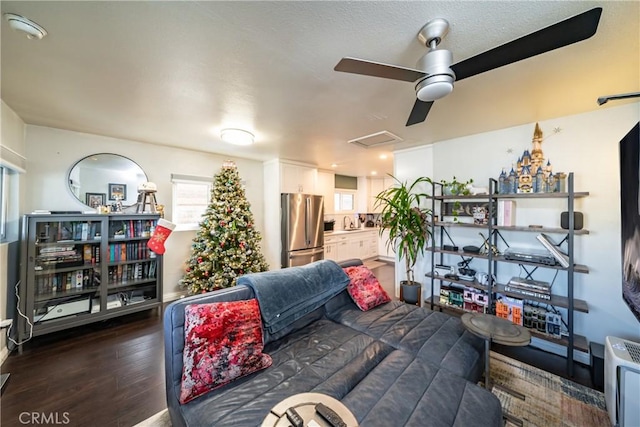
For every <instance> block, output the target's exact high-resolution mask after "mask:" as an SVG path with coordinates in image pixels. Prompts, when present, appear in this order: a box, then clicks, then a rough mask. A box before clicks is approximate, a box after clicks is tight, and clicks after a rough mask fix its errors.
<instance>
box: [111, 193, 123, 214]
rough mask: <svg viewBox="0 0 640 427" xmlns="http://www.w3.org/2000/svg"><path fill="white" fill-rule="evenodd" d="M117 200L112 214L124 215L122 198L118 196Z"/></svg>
mask: <svg viewBox="0 0 640 427" xmlns="http://www.w3.org/2000/svg"><path fill="white" fill-rule="evenodd" d="M115 198H116V201H115V202H114V203H113V205H112V212H113V213H122V196H120V195H117V196H116V197H115Z"/></svg>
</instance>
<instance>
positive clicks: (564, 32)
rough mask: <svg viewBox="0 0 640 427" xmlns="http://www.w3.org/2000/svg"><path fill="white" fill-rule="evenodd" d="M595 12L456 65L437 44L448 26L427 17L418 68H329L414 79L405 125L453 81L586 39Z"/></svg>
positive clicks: (345, 61)
mask: <svg viewBox="0 0 640 427" xmlns="http://www.w3.org/2000/svg"><path fill="white" fill-rule="evenodd" d="M601 14H602V8H600V7H596V8H594V9H591V10H588V11H586V12H583V13H581V14H579V15H576V16H573V17H571V18H568V19H565V20H564V21H561V22H558V23H557V24H553V25H551V26H549V27H546V28H543V29H541V30H538V31H536V32H534V33H531V34H528V35H526V36H523V37H520V38H519V39H516V40H513V41H511V42H509V43H505V44H503V45H501V46H498V47H495V48H493V49H491V50H488V51H486V52H483V53H481V54H478V55H476V56H473V57H471V58H468V59H465V60H464V61H461V62H458V63H456V64H451V63H452V62H453V56H452V54H451V52H450V51H448V50H446V49H438V48H437V47H438V44H440V42H441V41H442V39H443V37H444V36H445V35H446V34H447V32H448V30H449V23H448V22H447V21H446V20H445V19H442V18H437V19H434V20H432V21H429V22H428V23H427V24H426V25H425V26H424V27H422V29H421V30H420V32H419V33H418V40H420V42H421V43H424V44H425V45H426V47H427V48H428V49H429V51H428V52H427V53H426V54H425V55H424V56H422V58H420V59H419V60H418V63H417V65H416V67H417V68H418V69H412V68H406V67H401V66H397V65H390V64H384V63H381V62H374V61H367V60H364V59H357V58H351V57H345V58H342V59H341V60H340V62H338V64H337V65H336V66H335V67H334V70H335V71H342V72H345V73H353V74H363V75H366V76H374V77H383V78H386V79H393V80H402V81H406V82H417V83H416V87H415V90H416V98H417V99H416V102H415V104H414V105H413V109H412V110H411V114H410V115H409V120H408V121H407V124H406V125H407V126H411V125H415V124H417V123H421V122H423V121H424V120H425V119H426V118H427V114H429V110H430V109H431V106H432V105H433V102H434V101H435V100H437V99H440V98H443V97H445V96H446V95H448V94H449V93H451V91H452V90H453V82H454V81H460V80H462V79H466V78H467V77H472V76H475V75H476V74H480V73H484V72H486V71H490V70H493V69H496V68H499V67H502V66H505V65H508V64H512V63H514V62H518V61H521V60H523V59H527V58H531V57H532V56H536V55H540V54H541V53H546V52H549V51H552V50H554V49H558V48H561V47H564V46H568V45H570V44H573V43H576V42H579V41H582V40H585V39H588V38H589V37H591V36H593V35H594V34H595V33H596V30H597V28H598V22H599V21H600V15H601Z"/></svg>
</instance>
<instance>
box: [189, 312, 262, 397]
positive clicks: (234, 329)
mask: <svg viewBox="0 0 640 427" xmlns="http://www.w3.org/2000/svg"><path fill="white" fill-rule="evenodd" d="M184 316H185V317H184V352H183V354H182V361H183V368H182V386H181V390H180V403H182V404H184V403H187V402H189V401H190V400H192V399H195V398H196V397H198V396H201V395H203V394H205V393H207V392H209V391H210V390H213V389H216V388H218V387H222V386H223V385H225V384H228V383H230V382H231V381H233V380H235V379H237V378H240V377H244V376H245V375H249V374H251V373H253V372H256V371H259V370H261V369H265V368H268V367H269V366H271V363H272V360H271V356H269V355H268V354H263V353H262V349H263V348H264V343H263V341H262V321H261V319H260V308H259V306H258V301H257V300H255V299H251V300H247V301H231V302H217V303H211V304H191V305H187V307H186V308H185V310H184Z"/></svg>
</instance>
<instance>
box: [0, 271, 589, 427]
mask: <svg viewBox="0 0 640 427" xmlns="http://www.w3.org/2000/svg"><path fill="white" fill-rule="evenodd" d="M373 271H374V273H375V274H376V276H377V277H378V279H379V280H380V282H381V283H382V285H383V287H384V288H385V289H386V290H387V292H389V295H391V296H393V286H394V285H393V284H394V281H395V277H394V268H393V266H392V265H383V266H381V267H378V268H375V269H374V270H373ZM493 349H494V350H496V351H499V352H500V353H504V354H506V355H508V356H509V357H513V358H515V359H518V360H521V361H523V362H525V363H528V364H530V365H533V366H537V367H539V368H541V369H544V370H547V371H550V372H553V373H555V374H558V375H561V376H564V369H565V365H566V363H565V359H564V358H562V357H560V356H556V355H552V354H549V353H546V352H543V351H540V350H536V349H533V348H530V347H524V348H522V347H516V348H510V347H503V346H494V347H493ZM163 352H164V347H163V338H162V319H161V316H160V315H159V313H158V311H157V310H151V311H147V312H143V313H137V314H134V315H130V316H127V317H123V318H119V319H112V320H109V321H105V322H101V323H96V324H92V325H87V326H83V327H79V328H75V329H73V330H68V331H62V332H59V333H55V334H50V335H46V336H43V337H37V338H34V339H32V340H31V341H30V342H28V343H26V344H25V346H24V351H23V353H22V354H21V355H20V354H18V352H17V351H14V352H13V353H12V354H11V355H10V356H9V357H8V359H7V360H6V361H5V363H4V364H3V365H2V372H10V373H11V377H10V378H9V381H8V383H7V384H6V385H5V389H4V391H3V394H2V399H1V400H0V409H1V412H2V415H1V424H2V426H23V425H25V423H24V421H25V420H27V419H31V417H32V416H34V415H33V414H34V413H36V414H37V415H36V416H39V417H40V420H42V417H43V416H45V417H49V419H52V418H50V417H56V414H57V417H58V418H57V419H58V420H59V421H61V422H60V424H62V421H64V420H65V418H63V417H65V413H66V418H68V420H69V422H68V423H66V425H68V426H92V427H93V426H99V427H103V426H104V427H111V426H113V427H115V426H118V427H120V426H123V427H128V426H133V425H135V424H137V423H139V422H140V421H142V420H144V419H146V418H148V417H150V416H152V415H153V414H155V413H157V412H159V411H161V410H162V409H164V408H165V407H166V401H165V391H164V359H163ZM573 380H574V381H576V382H578V383H581V384H584V385H587V386H589V387H592V384H591V379H590V377H589V370H588V367H585V366H582V365H580V364H576V370H575V377H574V378H573ZM43 414H44V415H43ZM50 414H53V415H50ZM21 421H22V422H21ZM32 424H36V423H34V422H32ZM40 424H41V425H42V424H45V423H40ZM52 424H55V423H54V422H51V423H49V425H52Z"/></svg>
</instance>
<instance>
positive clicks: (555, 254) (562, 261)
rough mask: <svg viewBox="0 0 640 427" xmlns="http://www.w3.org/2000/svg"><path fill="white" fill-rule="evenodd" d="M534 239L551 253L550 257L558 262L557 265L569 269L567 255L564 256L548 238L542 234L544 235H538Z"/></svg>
mask: <svg viewBox="0 0 640 427" xmlns="http://www.w3.org/2000/svg"><path fill="white" fill-rule="evenodd" d="M536 238H537V239H538V241H539V242H540V243H542V245H543V246H544V247H545V248H546V249H547V250H548V251H549V252H551V255H553V257H554V258H555V259H556V260H558V263H559V264H560V265H561V266H563V267H564V268H567V267H569V257H568V256H567V254H565V253H564V252H562V251H561V250H560V248H559V247H558V246H556V245H555V244H554V243H553V242H552V241H551V239H549V237H548V236H547V235H546V234H544V233H540V234H538V235H537V236H536Z"/></svg>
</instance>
